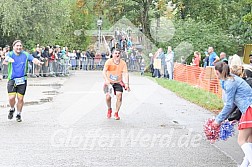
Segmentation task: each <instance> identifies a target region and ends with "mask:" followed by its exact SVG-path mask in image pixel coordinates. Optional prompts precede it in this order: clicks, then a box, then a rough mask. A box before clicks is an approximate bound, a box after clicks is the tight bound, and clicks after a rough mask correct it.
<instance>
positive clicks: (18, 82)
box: [14, 77, 25, 85]
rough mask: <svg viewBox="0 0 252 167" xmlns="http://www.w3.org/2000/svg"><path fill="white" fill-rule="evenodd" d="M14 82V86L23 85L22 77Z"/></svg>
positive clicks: (23, 79)
mask: <svg viewBox="0 0 252 167" xmlns="http://www.w3.org/2000/svg"><path fill="white" fill-rule="evenodd" d="M14 81H15V85H23V84H25V78H24V77H21V78H15V79H14Z"/></svg>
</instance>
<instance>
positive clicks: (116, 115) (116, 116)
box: [114, 112, 120, 120]
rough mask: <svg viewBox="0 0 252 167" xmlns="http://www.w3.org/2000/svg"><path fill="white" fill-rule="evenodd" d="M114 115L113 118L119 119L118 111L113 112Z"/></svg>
mask: <svg viewBox="0 0 252 167" xmlns="http://www.w3.org/2000/svg"><path fill="white" fill-rule="evenodd" d="M114 117H115V120H120V117H119V115H118V112H116V113H115V115H114Z"/></svg>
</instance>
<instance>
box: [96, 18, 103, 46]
mask: <svg viewBox="0 0 252 167" xmlns="http://www.w3.org/2000/svg"><path fill="white" fill-rule="evenodd" d="M101 26H102V19H101V17H100V18H99V19H98V20H97V27H98V49H99V50H100V44H101Z"/></svg>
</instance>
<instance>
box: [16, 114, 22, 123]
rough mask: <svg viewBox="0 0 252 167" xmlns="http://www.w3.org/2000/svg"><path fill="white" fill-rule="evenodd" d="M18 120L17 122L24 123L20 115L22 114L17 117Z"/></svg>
mask: <svg viewBox="0 0 252 167" xmlns="http://www.w3.org/2000/svg"><path fill="white" fill-rule="evenodd" d="M16 120H17V122H22V119H21V115H20V114H18V115H17V116H16Z"/></svg>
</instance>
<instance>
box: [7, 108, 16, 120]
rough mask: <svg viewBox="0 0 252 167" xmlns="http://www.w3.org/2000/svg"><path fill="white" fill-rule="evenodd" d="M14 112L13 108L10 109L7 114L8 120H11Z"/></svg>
mask: <svg viewBox="0 0 252 167" xmlns="http://www.w3.org/2000/svg"><path fill="white" fill-rule="evenodd" d="M14 112H15V108H14V109H10V111H9V114H8V119H12V118H13V114H14Z"/></svg>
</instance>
